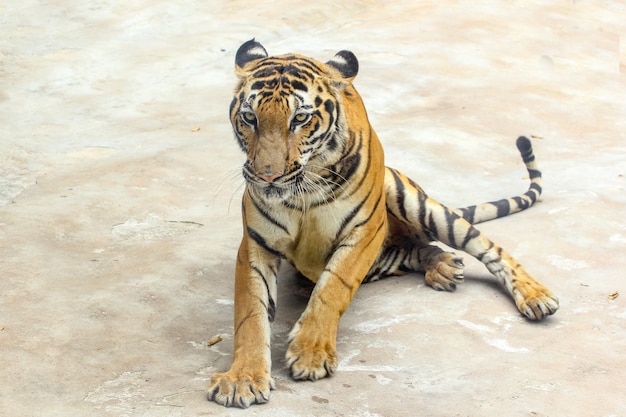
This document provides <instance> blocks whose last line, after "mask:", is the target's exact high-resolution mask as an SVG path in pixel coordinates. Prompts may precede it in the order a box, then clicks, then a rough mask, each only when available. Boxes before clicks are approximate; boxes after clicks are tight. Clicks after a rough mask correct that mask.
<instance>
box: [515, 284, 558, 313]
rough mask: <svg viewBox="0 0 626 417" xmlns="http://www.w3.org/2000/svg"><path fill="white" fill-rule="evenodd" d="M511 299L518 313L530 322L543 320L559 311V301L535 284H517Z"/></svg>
mask: <svg viewBox="0 0 626 417" xmlns="http://www.w3.org/2000/svg"><path fill="white" fill-rule="evenodd" d="M520 287H521V288H520ZM513 297H514V298H515V304H516V305H517V308H518V309H519V311H520V312H521V313H522V314H523V315H524V316H526V318H528V319H530V320H543V319H545V318H546V317H548V316H550V315H552V314H554V313H556V311H557V310H558V309H559V299H558V298H557V297H556V296H555V295H554V294H552V292H551V291H550V290H549V289H547V288H546V287H544V286H543V285H541V284H539V283H537V282H531V283H527V284H525V285H523V286H522V285H519V284H518V287H517V288H515V289H514V290H513Z"/></svg>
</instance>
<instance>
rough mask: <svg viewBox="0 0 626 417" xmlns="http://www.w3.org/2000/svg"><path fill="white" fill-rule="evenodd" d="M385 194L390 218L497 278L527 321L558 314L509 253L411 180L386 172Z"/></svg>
mask: <svg viewBox="0 0 626 417" xmlns="http://www.w3.org/2000/svg"><path fill="white" fill-rule="evenodd" d="M385 190H386V193H387V210H388V212H389V213H390V215H391V216H393V217H394V218H396V219H398V220H399V221H400V222H402V223H404V224H405V225H407V227H409V228H410V229H411V230H414V232H415V233H416V235H417V236H419V237H421V240H422V241H423V237H424V236H426V237H428V238H430V240H439V241H441V242H443V243H445V244H447V245H448V246H450V247H452V248H454V249H460V250H463V251H465V252H467V253H468V254H470V255H472V256H474V257H475V258H477V259H478V260H479V261H481V262H482V263H483V264H485V266H486V267H487V269H488V270H489V271H490V272H491V273H492V274H493V275H495V276H496V278H498V280H499V282H500V283H501V284H502V286H503V287H504V289H505V290H506V291H507V292H508V293H509V294H510V295H511V297H512V298H513V300H514V301H515V304H516V306H517V308H518V310H519V311H520V312H521V313H522V314H523V315H525V316H526V317H527V318H529V319H531V320H541V319H543V318H545V317H547V316H549V315H551V314H554V313H555V312H556V311H557V310H558V308H559V302H558V299H557V298H556V297H555V296H554V295H553V294H552V292H551V291H550V290H549V289H548V288H546V287H545V286H543V285H542V284H540V283H539V282H537V281H536V280H535V279H533V278H532V277H531V276H530V275H529V274H528V273H527V272H526V270H525V269H524V268H523V267H522V266H521V265H520V264H519V262H517V260H515V259H514V258H513V257H512V256H511V255H510V254H509V253H508V252H506V251H505V250H504V249H503V248H501V247H499V246H498V245H496V244H495V243H494V242H492V241H491V240H489V239H488V238H487V237H485V236H484V235H483V234H482V233H481V232H480V231H479V230H478V229H476V228H475V227H474V226H472V225H471V224H470V223H468V222H467V221H466V220H465V219H463V218H462V217H460V216H459V215H457V214H455V213H454V212H453V211H452V210H450V209H448V208H447V207H445V206H443V205H442V204H440V203H438V202H437V201H435V200H433V199H432V198H429V197H428V196H427V195H426V194H425V193H424V192H423V191H422V189H421V188H420V187H419V186H418V185H417V184H415V183H413V182H412V181H411V180H410V179H408V178H407V177H405V176H404V175H402V174H400V173H399V172H397V171H395V170H392V169H389V168H387V170H386V176H385ZM439 256H441V255H439ZM435 288H436V287H435ZM444 289H445V287H444Z"/></svg>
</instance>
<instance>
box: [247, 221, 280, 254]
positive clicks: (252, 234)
mask: <svg viewBox="0 0 626 417" xmlns="http://www.w3.org/2000/svg"><path fill="white" fill-rule="evenodd" d="M247 230H248V235H249V236H250V237H251V238H252V240H254V241H255V242H256V243H257V245H259V246H261V247H262V248H263V249H265V250H266V251H268V252H269V253H271V254H272V255H274V256H278V257H281V258H283V257H284V255H283V254H282V253H280V252H278V251H277V250H275V249H272V248H270V247H269V246H268V245H267V242H265V239H263V237H262V236H261V235H260V234H259V233H258V232H257V231H256V230H254V229H253V228H251V227H250V226H248V227H247Z"/></svg>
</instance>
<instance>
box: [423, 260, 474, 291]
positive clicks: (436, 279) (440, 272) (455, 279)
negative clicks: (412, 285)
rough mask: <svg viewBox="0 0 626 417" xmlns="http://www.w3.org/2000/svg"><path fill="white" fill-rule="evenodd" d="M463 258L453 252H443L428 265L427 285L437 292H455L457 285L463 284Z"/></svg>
mask: <svg viewBox="0 0 626 417" xmlns="http://www.w3.org/2000/svg"><path fill="white" fill-rule="evenodd" d="M464 267H465V265H464V264H463V258H462V257H460V256H458V255H457V254H455V253H453V252H441V253H439V255H438V256H437V257H436V258H435V259H434V260H433V261H432V262H430V263H429V264H428V265H425V266H424V269H425V270H426V284H428V285H429V286H431V287H433V288H434V289H436V290H437V291H454V290H456V286H457V284H460V283H462V282H463V279H464V276H463V268H464Z"/></svg>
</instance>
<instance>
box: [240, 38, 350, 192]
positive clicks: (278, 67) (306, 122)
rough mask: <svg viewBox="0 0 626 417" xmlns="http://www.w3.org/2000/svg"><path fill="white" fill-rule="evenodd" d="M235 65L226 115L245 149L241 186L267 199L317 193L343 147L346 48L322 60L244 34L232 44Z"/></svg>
mask: <svg viewBox="0 0 626 417" xmlns="http://www.w3.org/2000/svg"><path fill="white" fill-rule="evenodd" d="M235 69H236V74H237V76H238V78H239V83H238V85H237V88H236V91H235V95H234V98H233V100H232V102H231V105H230V120H231V123H232V126H233V130H234V133H235V137H236V139H237V141H238V142H239V145H240V146H241V149H242V150H243V151H244V152H245V153H246V155H247V159H246V162H245V164H244V166H243V176H244V178H245V180H246V182H247V184H248V188H249V190H250V191H251V192H253V193H254V194H255V195H257V196H259V197H261V198H263V199H264V200H265V201H267V202H271V201H273V202H277V201H278V202H280V201H282V202H285V201H288V200H290V199H291V197H293V196H294V195H299V196H304V195H307V194H308V195H312V194H320V195H323V193H324V192H326V191H327V190H326V188H328V186H330V185H331V183H333V182H335V180H338V178H335V179H334V180H333V178H334V177H335V176H337V175H339V174H338V173H337V172H336V169H333V168H334V165H335V164H337V163H338V162H339V161H340V160H341V159H342V156H343V155H344V154H345V152H346V149H345V148H346V143H347V140H346V138H347V129H346V115H345V114H344V111H343V108H342V100H343V96H342V95H343V94H344V93H345V90H346V89H347V88H348V87H350V86H351V82H352V80H353V79H354V77H355V76H356V74H357V72H358V61H357V59H356V57H355V56H354V54H353V53H352V52H350V51H340V52H338V53H337V54H336V55H335V56H334V58H332V59H331V60H330V61H328V62H327V63H325V64H324V63H321V62H318V61H315V60H313V59H310V58H307V57H304V56H301V55H295V54H287V55H280V56H275V57H269V56H268V54H267V52H266V50H265V48H264V47H263V46H262V45H261V44H260V43H258V42H256V41H255V40H254V39H252V40H250V41H248V42H245V43H244V44H243V45H241V47H240V48H239V50H238V51H237V55H236V58H235ZM339 176H340V175H339Z"/></svg>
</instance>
